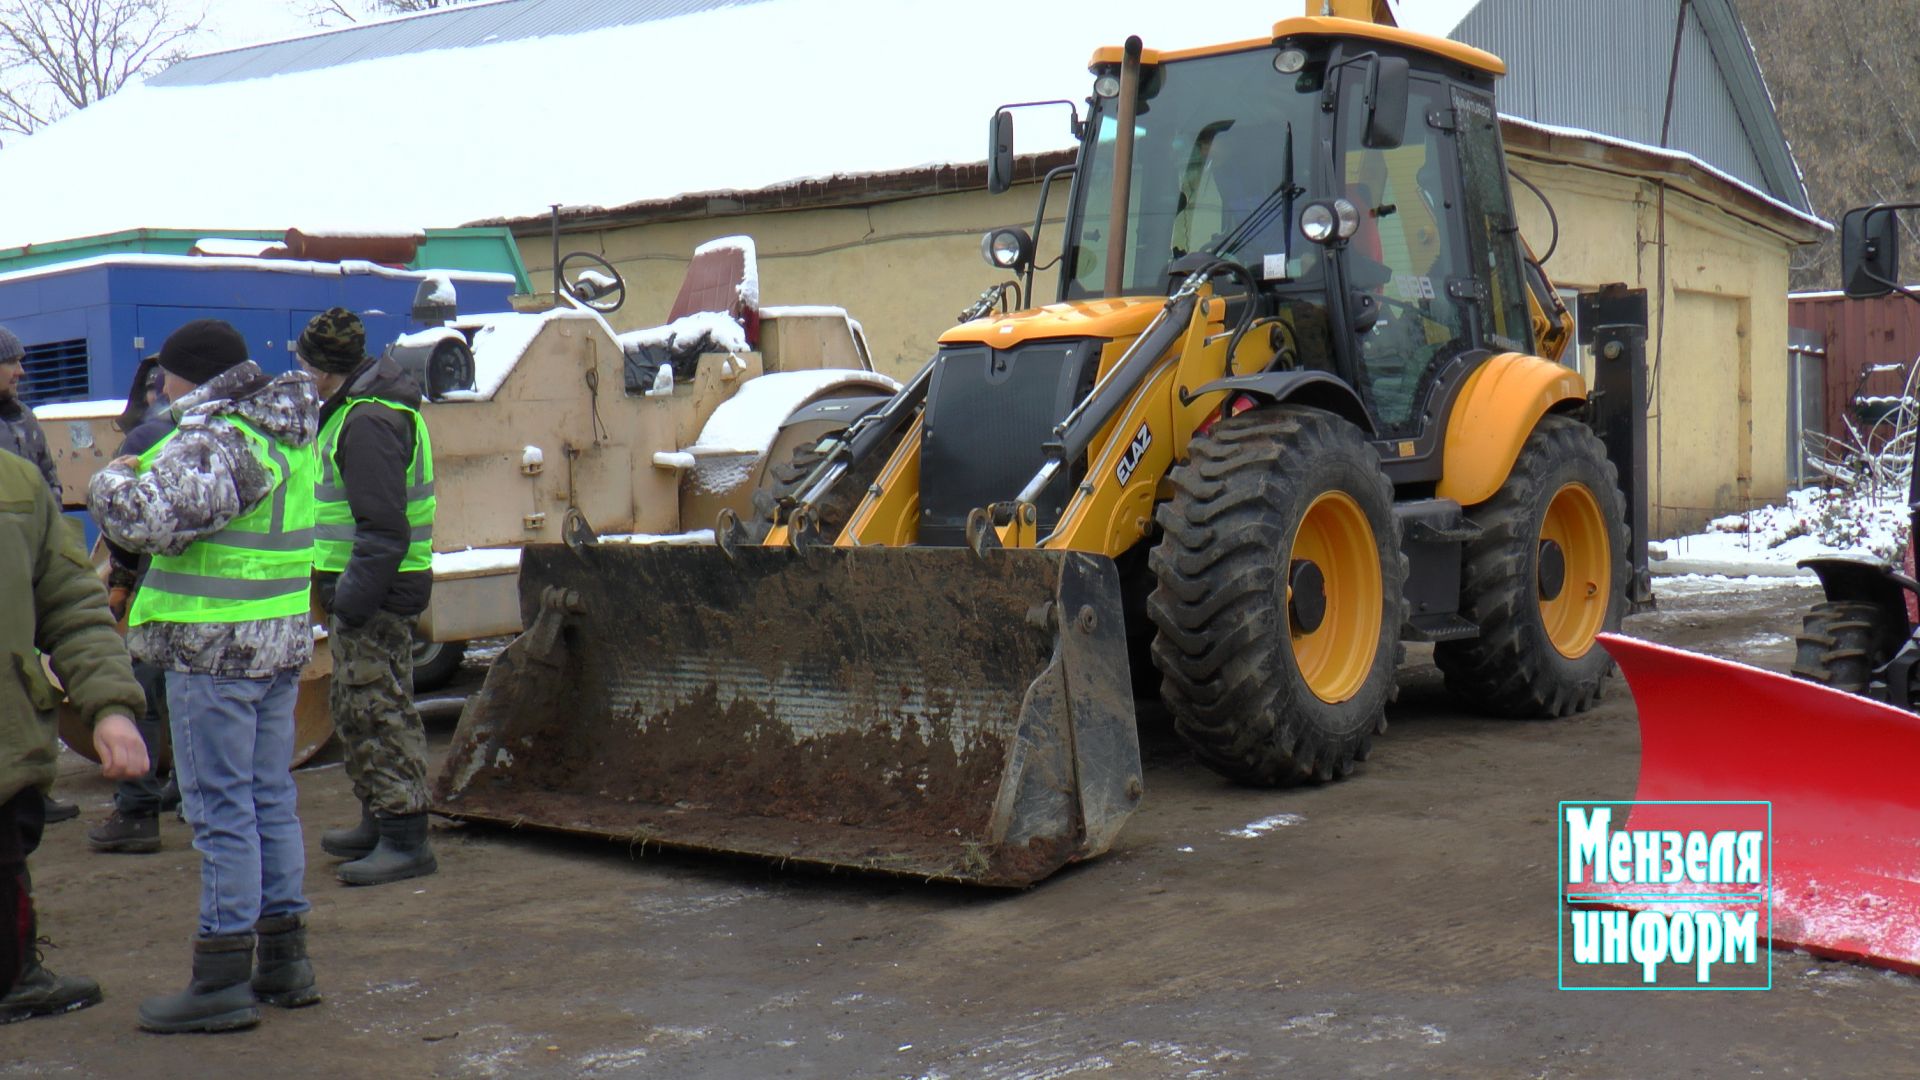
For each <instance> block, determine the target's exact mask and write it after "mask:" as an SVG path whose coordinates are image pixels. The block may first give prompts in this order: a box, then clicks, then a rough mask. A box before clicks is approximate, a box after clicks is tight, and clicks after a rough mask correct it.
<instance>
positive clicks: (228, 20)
mask: <svg viewBox="0 0 1920 1080" xmlns="http://www.w3.org/2000/svg"><path fill="white" fill-rule="evenodd" d="M177 2H178V5H179V7H180V8H181V9H182V10H193V9H194V3H193V0H177ZM1477 2H1478V0H1397V3H1396V7H1397V9H1398V11H1399V13H1400V22H1401V25H1403V26H1408V27H1412V28H1414V29H1417V30H1424V31H1426V32H1427V33H1431V34H1445V33H1447V32H1449V31H1451V30H1452V29H1453V28H1454V27H1455V26H1457V25H1458V24H1459V22H1460V20H1461V19H1462V18H1463V17H1465V15H1466V13H1467V12H1468V11H1470V10H1472V8H1473V6H1474V4H1475V3H1477ZM1299 3H1300V0H1279V2H1278V3H1276V4H1275V11H1277V12H1280V14H1276V15H1275V16H1274V18H1276V19H1277V18H1280V17H1281V16H1282V15H1290V14H1293V13H1294V10H1293V9H1294V8H1295V6H1296V5H1298V4H1299ZM200 4H201V5H202V6H204V7H205V8H206V12H207V19H206V33H204V34H202V35H201V37H200V38H198V39H197V40H196V41H195V42H194V44H193V45H192V46H191V47H192V49H193V51H194V52H197V53H202V52H216V51H218V50H220V49H231V48H237V47H239V46H241V45H252V44H255V43H257V42H261V41H277V40H280V39H281V38H290V37H298V36H300V35H302V34H310V33H313V32H314V30H315V27H314V26H313V24H312V23H310V22H308V21H307V19H306V18H305V17H304V16H302V15H301V14H300V13H299V11H300V9H301V8H303V7H305V6H306V5H305V4H304V3H303V2H302V0H200Z"/></svg>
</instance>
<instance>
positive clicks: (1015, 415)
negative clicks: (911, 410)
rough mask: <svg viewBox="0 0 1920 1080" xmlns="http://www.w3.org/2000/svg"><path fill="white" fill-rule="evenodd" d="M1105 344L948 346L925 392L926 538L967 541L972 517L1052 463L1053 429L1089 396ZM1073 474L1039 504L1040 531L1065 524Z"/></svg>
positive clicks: (948, 542)
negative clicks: (1048, 453)
mask: <svg viewBox="0 0 1920 1080" xmlns="http://www.w3.org/2000/svg"><path fill="white" fill-rule="evenodd" d="M1099 355H1100V343H1099V342H1098V341H1085V340H1074V341H1046V342H1036V343H1034V344H1031V345H1025V346H1021V347H1018V348H1014V349H1006V350H1000V349H990V348H988V347H986V346H984V345H973V346H963V347H960V348H950V349H943V350H942V351H941V354H940V361H939V366H938V367H936V368H935V369H934V374H933V382H932V384H931V385H930V386H929V387H928V389H927V408H926V419H925V423H924V426H923V431H922V435H921V442H920V542H921V543H922V544H932V545H937V546H943V547H947V546H954V545H958V544H961V543H964V542H965V540H966V526H967V513H968V512H969V511H971V510H973V509H974V508H975V507H980V506H986V505H987V504H989V503H995V502H1005V501H1007V500H1010V499H1012V498H1013V497H1014V496H1016V495H1018V494H1019V493H1020V489H1021V488H1022V487H1024V486H1026V483H1027V481H1028V480H1031V479H1032V478H1033V474H1034V473H1035V472H1037V471H1039V468H1040V465H1041V462H1042V461H1043V460H1044V458H1045V455H1044V454H1043V452H1042V450H1041V447H1042V446H1043V445H1044V444H1045V443H1047V442H1049V441H1051V440H1052V439H1053V427H1054V425H1055V424H1057V423H1059V422H1060V420H1061V419H1062V418H1063V417H1065V416H1066V414H1067V412H1068V410H1070V409H1072V408H1073V406H1074V404H1075V403H1076V402H1077V401H1079V400H1080V398H1082V397H1084V396H1085V395H1086V392H1087V389H1088V388H1089V387H1090V386H1091V384H1092V381H1093V376H1094V373H1095V371H1096V370H1097V369H1098V366H1099ZM1071 484H1072V478H1071V477H1069V476H1066V475H1062V476H1060V477H1057V478H1056V479H1055V480H1054V482H1053V484H1052V485H1050V486H1049V487H1048V488H1047V490H1046V491H1045V492H1043V493H1042V494H1041V497H1040V499H1039V500H1038V509H1039V511H1040V530H1041V532H1042V533H1045V532H1046V531H1047V530H1048V529H1050V528H1052V527H1053V525H1054V524H1055V523H1056V522H1058V521H1059V518H1060V511H1061V510H1062V509H1063V508H1064V507H1065V506H1066V501H1067V494H1068V492H1069V491H1071V490H1072V488H1071Z"/></svg>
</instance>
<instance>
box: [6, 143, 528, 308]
mask: <svg viewBox="0 0 1920 1080" xmlns="http://www.w3.org/2000/svg"><path fill="white" fill-rule="evenodd" d="M0 171H4V170H0ZM98 266H170V267H176V268H179V269H186V270H258V271H264V272H266V273H271V274H313V275H316V276H319V277H345V276H347V275H349V274H371V275H373V276H375V277H387V278H402V279H405V280H408V281H424V280H426V279H427V278H429V277H432V276H434V275H436V274H438V275H445V276H447V277H451V278H455V279H457V280H460V281H489V282H499V283H504V284H507V285H513V284H515V283H516V282H515V279H514V276H513V275H512V274H498V273H495V272H493V271H491V270H396V269H394V268H393V267H391V266H382V265H380V264H379V263H371V262H365V261H363V260H360V259H343V260H341V261H340V262H304V261H302V260H299V259H256V258H248V257H245V256H224V255H153V254H147V253H144V252H119V253H115V254H110V255H95V256H93V257H92V258H88V259H75V260H73V261H72V262H63V263H48V264H46V265H44V266H29V267H27V268H26V269H24V270H12V271H9V272H7V273H4V274H0V282H6V281H20V280H24V279H26V278H36V277H47V276H49V275H53V274H71V273H76V272H78V271H81V270H91V269H93V268H94V267H98Z"/></svg>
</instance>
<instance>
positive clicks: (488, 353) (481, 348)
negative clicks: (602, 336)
mask: <svg viewBox="0 0 1920 1080" xmlns="http://www.w3.org/2000/svg"><path fill="white" fill-rule="evenodd" d="M586 318H590V316H586V315H582V314H580V313H579V312H575V311H568V310H566V309H563V308H556V309H555V310H553V311H543V312H540V313H539V314H535V315H527V314H522V313H520V312H512V311H505V312H500V313H498V314H494V315H475V316H470V317H462V318H461V319H460V320H459V323H460V325H461V326H462V327H478V329H477V330H475V332H474V335H473V389H471V390H453V391H449V392H448V393H446V394H444V395H442V396H441V398H440V400H441V401H491V400H492V399H493V395H495V394H497V393H499V392H500V385H501V384H502V383H504V382H506V381H507V375H508V374H510V373H511V372H512V371H513V369H514V366H515V365H516V364H518V363H519V362H520V357H521V356H522V355H524V354H525V353H526V351H527V346H528V345H531V344H533V339H534V338H535V337H537V336H539V334H540V331H541V330H542V329H543V328H544V327H545V326H546V325H547V323H549V322H552V321H553V320H555V319H586ZM432 332H433V331H422V334H429V333H432ZM409 336H413V335H409Z"/></svg>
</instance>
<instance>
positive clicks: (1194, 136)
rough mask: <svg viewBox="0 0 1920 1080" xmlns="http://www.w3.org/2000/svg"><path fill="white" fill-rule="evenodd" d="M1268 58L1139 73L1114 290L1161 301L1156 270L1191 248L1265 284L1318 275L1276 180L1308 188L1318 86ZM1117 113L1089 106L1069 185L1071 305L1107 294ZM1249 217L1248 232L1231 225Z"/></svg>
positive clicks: (1256, 54) (1294, 205) (1249, 56)
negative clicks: (1121, 255) (1123, 251)
mask: <svg viewBox="0 0 1920 1080" xmlns="http://www.w3.org/2000/svg"><path fill="white" fill-rule="evenodd" d="M1273 56H1274V52H1273V50H1271V49H1254V50H1250V51H1247V52H1240V53H1231V54H1228V55H1225V56H1210V57H1203V58H1199V59H1193V60H1181V61H1177V62H1173V63H1167V64H1160V65H1157V66H1155V67H1154V68H1150V69H1147V70H1146V71H1144V72H1143V73H1142V83H1143V86H1142V90H1141V95H1140V105H1139V110H1138V116H1137V118H1136V121H1135V126H1134V150H1133V176H1132V180H1131V184H1132V186H1131V189H1130V192H1129V200H1128V202H1129V214H1128V218H1129V225H1128V230H1129V233H1128V237H1127V261H1126V276H1125V288H1124V291H1125V292H1127V293H1130V294H1135V295H1137V294H1142V293H1147V294H1158V293H1162V292H1164V291H1165V290H1166V282H1167V264H1169V263H1171V262H1172V261H1173V260H1174V259H1177V258H1179V257H1180V256H1182V255H1186V254H1188V253H1191V252H1195V251H1202V250H1212V251H1215V252H1217V253H1218V254H1221V255H1224V256H1226V257H1229V258H1232V259H1233V260H1234V261H1236V262H1239V263H1241V264H1242V265H1245V266H1247V267H1249V268H1251V269H1252V270H1253V272H1254V273H1255V274H1256V275H1260V276H1262V277H1265V278H1269V279H1272V278H1278V277H1282V276H1285V277H1290V278H1302V277H1307V276H1309V275H1311V274H1312V273H1313V272H1314V271H1315V270H1316V269H1317V262H1318V259H1319V257H1320V251H1319V249H1318V248H1317V247H1316V246H1315V245H1314V244H1311V243H1309V242H1307V241H1306V239H1305V238H1303V237H1302V236H1300V234H1299V232H1298V230H1297V228H1295V227H1294V223H1295V222H1296V221H1297V219H1298V217H1299V214H1298V208H1299V206H1301V205H1303V202H1304V200H1303V199H1301V198H1288V185H1286V184H1285V183H1283V181H1284V180H1285V179H1286V178H1287V168H1288V164H1289V159H1291V166H1292V178H1291V179H1292V185H1291V187H1292V188H1293V189H1296V190H1297V191H1299V192H1304V191H1306V190H1308V189H1311V188H1312V187H1313V185H1312V184H1311V183H1310V182H1309V174H1311V173H1312V172H1313V171H1314V165H1313V163H1314V161H1315V160H1316V158H1317V157H1318V155H1316V153H1315V147H1316V145H1317V144H1315V142H1314V131H1315V129H1314V123H1315V119H1316V117H1317V116H1318V115H1319V111H1320V110H1319V96H1318V91H1319V81H1318V77H1317V76H1316V75H1315V74H1313V73H1312V69H1309V72H1308V73H1303V74H1300V75H1283V74H1281V73H1279V72H1277V71H1275V70H1274V67H1273ZM1116 109H1117V105H1116V103H1115V101H1113V100H1112V99H1099V100H1098V101H1097V103H1096V109H1095V112H1094V115H1093V117H1092V122H1093V123H1094V124H1095V125H1096V126H1095V128H1094V131H1095V136H1094V144H1093V147H1092V148H1091V151H1090V153H1089V156H1088V161H1087V163H1086V164H1085V165H1084V166H1083V169H1082V172H1081V174H1080V182H1079V183H1076V184H1075V185H1074V199H1075V201H1076V205H1075V207H1074V210H1075V219H1074V220H1075V223H1076V233H1075V235H1074V237H1073V238H1072V241H1073V247H1072V248H1071V249H1070V250H1069V254H1070V256H1072V262H1071V263H1070V265H1069V266H1068V267H1067V269H1066V274H1067V286H1066V291H1067V295H1068V297H1070V298H1072V297H1083V296H1091V295H1099V294H1100V293H1102V292H1103V291H1104V290H1105V287H1106V276H1107V232H1108V230H1107V224H1108V216H1109V214H1110V211H1111V209H1112V206H1113V154H1114V140H1115V136H1116V134H1117V132H1118V123H1117V121H1116V118H1115V115H1114V114H1115V111H1116ZM1289 147H1290V148H1291V149H1290V150H1289ZM1283 211H1284V212H1283ZM1249 218H1253V219H1254V224H1253V227H1250V228H1247V227H1242V226H1244V225H1245V224H1246V223H1247V222H1248V219H1249ZM1289 230H1292V237H1291V240H1290V241H1289V238H1288V235H1287V233H1288V231H1289ZM1283 253H1285V254H1286V255H1287V256H1288V258H1287V261H1286V270H1285V272H1284V275H1283V273H1282V271H1281V263H1280V258H1281V256H1282V254H1283Z"/></svg>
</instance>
